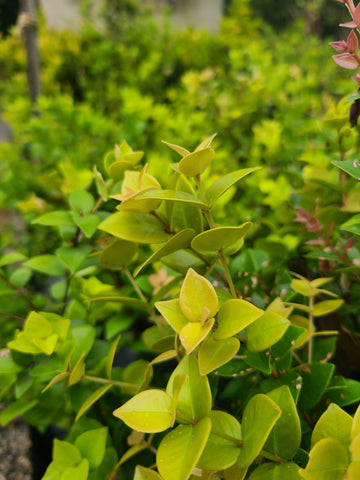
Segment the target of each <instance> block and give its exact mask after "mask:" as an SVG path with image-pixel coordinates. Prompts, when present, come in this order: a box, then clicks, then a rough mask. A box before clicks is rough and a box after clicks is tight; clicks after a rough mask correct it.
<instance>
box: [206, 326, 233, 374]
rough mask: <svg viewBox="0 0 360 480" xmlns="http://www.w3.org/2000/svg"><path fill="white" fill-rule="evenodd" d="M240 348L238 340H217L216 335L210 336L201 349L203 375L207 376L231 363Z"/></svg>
mask: <svg viewBox="0 0 360 480" xmlns="http://www.w3.org/2000/svg"><path fill="white" fill-rule="evenodd" d="M239 348H240V341H239V340H238V339H237V338H234V337H232V338H226V339H223V340H216V339H215V338H214V335H208V336H207V337H206V339H205V340H204V341H203V342H202V344H201V345H200V349H199V369H200V373H201V375H207V374H208V373H210V372H212V371H213V370H216V369H217V368H219V367H221V365H224V364H225V363H227V362H229V361H230V360H231V359H232V358H233V357H234V355H236V354H237V352H238V350H239Z"/></svg>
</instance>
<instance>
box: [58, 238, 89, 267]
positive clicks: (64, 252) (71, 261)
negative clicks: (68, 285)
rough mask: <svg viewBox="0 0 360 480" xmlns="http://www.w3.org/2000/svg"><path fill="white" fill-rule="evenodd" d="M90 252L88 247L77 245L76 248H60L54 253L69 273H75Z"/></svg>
mask: <svg viewBox="0 0 360 480" xmlns="http://www.w3.org/2000/svg"><path fill="white" fill-rule="evenodd" d="M90 252H91V247H90V245H79V246H77V247H76V248H71V247H61V248H58V249H57V250H56V252H55V253H56V256H57V257H58V258H59V259H60V260H61V261H62V262H63V264H64V265H65V266H66V267H67V268H68V269H69V270H70V271H71V272H75V271H76V270H78V268H79V267H80V266H81V265H82V264H83V263H84V261H85V260H86V258H87V257H88V256H89V254H90Z"/></svg>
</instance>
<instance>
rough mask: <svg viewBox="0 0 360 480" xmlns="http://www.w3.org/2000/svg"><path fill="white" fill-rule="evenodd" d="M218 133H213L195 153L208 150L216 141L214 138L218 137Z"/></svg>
mask: <svg viewBox="0 0 360 480" xmlns="http://www.w3.org/2000/svg"><path fill="white" fill-rule="evenodd" d="M216 135H217V133H213V134H212V135H210V137H207V138H205V140H203V141H202V142H201V143H200V144H199V145H198V146H197V147H196V148H195V152H197V151H198V150H203V149H204V148H207V147H209V146H210V145H211V143H212V141H213V140H214V138H215V137H216Z"/></svg>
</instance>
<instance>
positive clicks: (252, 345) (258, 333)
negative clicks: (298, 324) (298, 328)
mask: <svg viewBox="0 0 360 480" xmlns="http://www.w3.org/2000/svg"><path fill="white" fill-rule="evenodd" d="M289 325H290V322H289V320H287V319H286V318H284V317H282V316H281V315H278V314H277V313H275V312H269V311H266V312H264V313H263V315H261V317H259V318H258V319H257V320H256V321H255V322H253V323H252V324H251V325H249V326H248V327H246V336H247V338H248V342H247V348H248V350H250V352H261V351H262V350H266V349H267V348H269V347H271V346H272V345H274V344H275V343H276V342H277V341H278V340H280V338H281V337H282V336H283V335H284V333H285V331H286V329H287V328H288V326H289Z"/></svg>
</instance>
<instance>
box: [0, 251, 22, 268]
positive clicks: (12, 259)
mask: <svg viewBox="0 0 360 480" xmlns="http://www.w3.org/2000/svg"><path fill="white" fill-rule="evenodd" d="M26 259H27V257H25V255H23V254H22V253H20V252H10V253H7V254H6V255H3V256H2V257H1V259H0V267H3V266H5V265H10V264H11V263H16V262H23V261H24V260H26Z"/></svg>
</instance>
